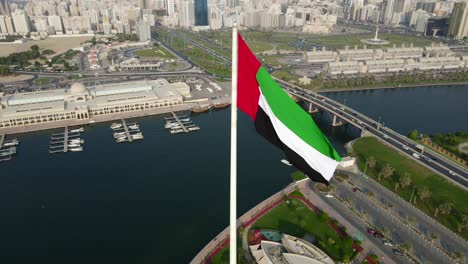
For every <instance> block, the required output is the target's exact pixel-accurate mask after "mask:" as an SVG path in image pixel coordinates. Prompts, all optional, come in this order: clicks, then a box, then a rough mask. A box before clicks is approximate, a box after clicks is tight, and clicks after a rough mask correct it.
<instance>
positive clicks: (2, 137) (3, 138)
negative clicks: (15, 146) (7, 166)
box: [0, 134, 5, 148]
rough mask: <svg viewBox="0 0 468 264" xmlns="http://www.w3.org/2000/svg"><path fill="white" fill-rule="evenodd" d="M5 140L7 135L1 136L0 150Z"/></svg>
mask: <svg viewBox="0 0 468 264" xmlns="http://www.w3.org/2000/svg"><path fill="white" fill-rule="evenodd" d="M4 140H5V134H0V148H1V147H2V146H3V141H4Z"/></svg>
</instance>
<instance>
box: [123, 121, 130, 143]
mask: <svg viewBox="0 0 468 264" xmlns="http://www.w3.org/2000/svg"><path fill="white" fill-rule="evenodd" d="M122 126H123V129H124V130H125V134H126V135H127V140H128V142H132V136H131V135H130V131H128V126H127V122H126V121H125V119H122Z"/></svg>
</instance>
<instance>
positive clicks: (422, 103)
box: [326, 85, 468, 135]
mask: <svg viewBox="0 0 468 264" xmlns="http://www.w3.org/2000/svg"><path fill="white" fill-rule="evenodd" d="M326 96H329V97H331V98H333V99H335V100H337V101H338V102H340V103H343V102H344V100H346V105H348V106H350V107H351V108H354V109H356V110H358V111H360V112H362V113H364V114H365V115H367V116H369V117H371V118H373V119H375V120H379V117H381V120H382V121H383V122H385V125H386V126H388V127H391V128H392V129H394V130H395V131H398V132H400V133H402V134H403V135H406V134H408V133H409V132H410V131H411V130H413V129H418V130H419V132H421V133H427V134H432V133H446V132H455V131H461V130H463V131H468V85H455V86H429V87H417V88H396V89H380V90H363V91H349V92H332V93H326Z"/></svg>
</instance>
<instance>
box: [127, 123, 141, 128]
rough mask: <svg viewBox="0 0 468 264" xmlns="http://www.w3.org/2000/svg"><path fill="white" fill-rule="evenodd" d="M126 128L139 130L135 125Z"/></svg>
mask: <svg viewBox="0 0 468 264" xmlns="http://www.w3.org/2000/svg"><path fill="white" fill-rule="evenodd" d="M128 128H130V129H139V128H140V126H138V125H137V124H133V125H130V126H128Z"/></svg>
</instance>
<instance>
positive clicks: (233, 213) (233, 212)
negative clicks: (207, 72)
mask: <svg viewBox="0 0 468 264" xmlns="http://www.w3.org/2000/svg"><path fill="white" fill-rule="evenodd" d="M237 60H238V58H237V23H234V25H233V27H232V69H231V71H232V78H231V175H230V179H231V183H230V190H229V191H230V215H229V217H230V221H229V263H230V264H236V263H237V261H236V257H237Z"/></svg>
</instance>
